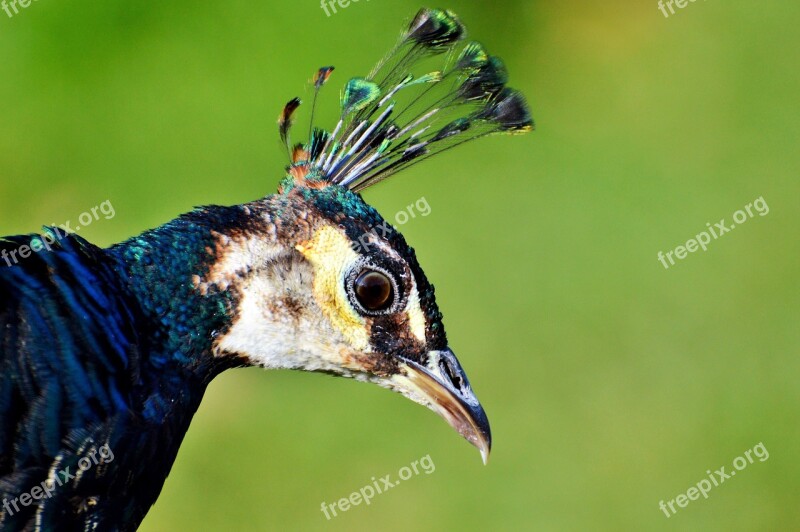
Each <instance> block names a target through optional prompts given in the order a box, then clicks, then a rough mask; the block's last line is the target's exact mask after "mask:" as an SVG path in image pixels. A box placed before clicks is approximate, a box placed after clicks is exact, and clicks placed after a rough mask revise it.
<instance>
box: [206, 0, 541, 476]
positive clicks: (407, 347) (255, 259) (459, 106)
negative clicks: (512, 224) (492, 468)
mask: <svg viewBox="0 0 800 532" xmlns="http://www.w3.org/2000/svg"><path fill="white" fill-rule="evenodd" d="M464 37H465V31H464V27H463V26H462V24H461V23H460V22H459V20H458V19H457V18H456V16H455V15H454V14H453V13H451V12H449V11H442V10H432V9H423V10H421V11H420V12H419V13H418V14H417V15H416V17H415V18H414V19H413V21H412V22H411V24H410V25H409V27H408V28H407V29H406V30H405V31H404V32H403V34H402V36H401V38H400V40H399V42H398V43H397V44H396V45H395V47H394V48H393V49H392V51H391V53H390V54H389V55H388V57H387V58H386V59H385V60H383V61H382V62H381V63H380V64H379V65H378V66H377V67H376V68H375V69H374V70H373V71H372V73H371V74H370V75H368V76H366V77H364V78H354V79H351V80H350V81H349V82H348V83H347V84H346V85H345V88H344V89H343V91H342V102H341V106H342V112H341V118H340V119H339V121H338V123H337V124H336V126H335V127H334V128H333V129H332V130H330V131H326V130H323V129H317V128H313V127H312V128H311V129H310V139H309V141H308V142H307V143H304V144H297V145H292V144H291V142H290V141H289V133H290V127H291V125H292V121H293V116H294V114H295V111H296V110H297V108H298V107H299V105H300V101H299V100H298V99H294V100H292V101H290V102H289V103H288V104H287V106H286V107H285V109H284V111H283V113H282V114H281V117H280V119H279V126H280V133H281V137H282V139H283V141H284V144H285V146H286V149H287V152H288V154H289V158H290V164H289V167H288V171H287V177H286V178H285V179H284V180H283V182H282V183H281V187H280V190H279V192H278V193H277V194H275V195H273V196H269V197H267V198H265V199H263V200H260V201H257V202H253V203H251V204H247V205H243V206H241V209H242V210H243V213H244V214H245V216H244V217H245V218H246V219H247V220H249V222H248V223H247V227H240V228H239V229H238V230H237V231H236V232H233V233H229V234H225V235H222V234H220V235H217V244H216V248H217V249H216V252H215V254H216V256H217V260H216V262H215V263H214V264H213V266H212V267H211V268H210V269H209V271H208V272H207V274H206V275H204V276H200V277H198V278H197V279H196V285H197V288H198V289H200V290H201V291H215V292H217V291H220V290H228V291H234V292H235V297H234V300H235V305H234V308H233V318H232V320H231V325H230V327H229V328H228V329H227V330H226V331H224V332H223V333H221V334H220V335H219V336H218V337H217V338H216V341H215V345H214V351H215V354H216V355H217V356H232V357H238V358H240V359H243V360H245V361H246V363H248V364H253V365H258V366H262V367H266V368H289V369H302V370H307V371H320V372H327V373H331V374H335V375H341V376H346V377H352V378H355V379H359V380H363V381H368V382H372V383H375V384H378V385H380V386H383V387H386V388H389V389H392V390H394V391H396V392H399V393H401V394H403V395H405V396H406V397H408V398H410V399H412V400H413V401H416V402H418V403H420V404H423V405H425V406H427V407H429V408H431V409H432V410H434V411H435V412H437V413H438V414H439V415H441V416H442V417H443V418H444V419H445V420H446V421H447V422H448V423H449V424H450V425H451V426H452V427H453V428H455V429H456V430H457V431H458V432H459V433H460V434H461V435H462V436H464V437H465V438H466V439H467V440H468V441H470V442H471V443H472V444H473V445H475V446H476V447H477V448H478V449H479V450H480V451H481V454H482V456H483V459H484V461H486V459H487V457H488V454H489V451H490V447H491V435H490V430H489V422H488V420H487V417H486V414H485V412H484V410H483V407H482V406H481V404H480V403H479V401H478V399H477V398H476V396H475V393H474V392H473V390H472V387H471V386H470V383H469V380H468V379H467V376H466V374H465V372H464V370H463V369H462V367H461V364H460V363H459V362H458V360H457V359H456V357H455V355H454V354H453V351H451V349H450V345H449V343H448V341H447V336H446V334H445V330H444V326H443V324H442V315H441V313H440V312H439V308H438V306H437V304H436V300H435V296H434V288H433V286H432V285H431V284H430V283H429V282H428V280H427V278H426V276H425V274H424V272H423V270H422V268H421V267H420V265H419V263H418V262H417V259H416V256H415V254H414V251H413V249H412V248H411V247H409V245H408V244H407V243H406V241H405V239H404V238H403V236H402V235H401V234H400V233H399V232H398V231H397V230H396V229H395V228H394V227H393V226H392V225H390V224H389V223H387V222H386V220H385V219H384V218H383V217H381V216H380V214H378V212H377V211H376V210H375V209H373V208H372V207H370V206H369V205H368V204H367V203H365V202H364V200H363V199H362V197H361V195H360V191H361V190H363V189H365V188H367V187H369V186H371V185H373V184H375V183H377V182H379V181H381V180H383V179H385V178H387V177H389V176H390V175H393V174H394V173H396V172H398V171H399V170H402V169H403V168H405V167H407V166H409V165H411V164H414V163H416V162H419V161H421V160H424V159H426V158H428V157H431V156H433V155H435V154H437V153H440V152H442V151H445V150H447V149H449V148H452V147H454V146H456V145H459V144H462V143H464V142H467V141H470V140H473V139H476V138H480V137H484V136H487V135H491V134H498V133H521V132H526V131H530V130H531V129H532V128H533V121H532V119H531V117H530V113H529V111H528V108H527V105H526V103H525V101H524V98H523V97H522V96H521V95H520V94H519V93H518V92H516V91H514V90H512V89H509V88H507V87H506V86H505V84H506V81H507V75H506V72H505V68H504V67H503V64H502V62H501V61H500V60H499V59H498V58H496V57H493V56H490V55H489V54H488V53H486V51H485V49H484V48H483V46H481V45H480V44H478V43H475V42H472V43H467V44H464V45H463V47H461V48H460V51H459V49H458V47H459V46H460V45H461V44H462V41H463V39H464ZM435 56H444V57H446V58H447V59H446V61H445V64H444V66H442V67H441V68H440V69H438V70H433V71H423V72H415V71H414V67H415V65H418V64H419V63H420V60H422V59H424V58H430V57H435ZM332 72H333V68H332V67H324V68H322V69H320V70H319V72H318V73H317V75H316V76H315V78H314V80H313V83H314V89H315V95H314V107H315V106H316V96H317V94H318V93H319V91H320V89H321V88H322V87H323V86H324V85H325V83H326V82H327V81H328V79H329V77H330V76H331V73H332ZM312 124H313V110H312Z"/></svg>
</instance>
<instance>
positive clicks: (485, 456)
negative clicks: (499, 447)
mask: <svg viewBox="0 0 800 532" xmlns="http://www.w3.org/2000/svg"><path fill="white" fill-rule="evenodd" d="M489 453H490V450H489V449H488V448H483V449H481V460H483V465H489Z"/></svg>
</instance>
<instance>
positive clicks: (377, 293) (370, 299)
mask: <svg viewBox="0 0 800 532" xmlns="http://www.w3.org/2000/svg"><path fill="white" fill-rule="evenodd" d="M355 292H356V297H358V301H359V303H361V304H362V305H364V308H366V309H367V310H383V309H385V308H386V307H388V306H389V303H391V299H392V282H391V281H389V279H388V278H387V277H386V276H385V275H384V274H382V273H380V272H375V271H365V272H362V273H361V274H360V275H359V276H358V278H357V279H356V285H355Z"/></svg>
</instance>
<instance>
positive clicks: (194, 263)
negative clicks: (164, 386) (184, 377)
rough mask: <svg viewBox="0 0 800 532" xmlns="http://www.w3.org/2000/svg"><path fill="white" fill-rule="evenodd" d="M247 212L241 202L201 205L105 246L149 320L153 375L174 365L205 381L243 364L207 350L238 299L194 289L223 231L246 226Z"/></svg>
mask: <svg viewBox="0 0 800 532" xmlns="http://www.w3.org/2000/svg"><path fill="white" fill-rule="evenodd" d="M245 214H246V213H245V212H244V210H243V208H242V207H241V206H234V207H217V206H213V207H205V208H203V209H198V210H196V211H194V212H192V213H189V214H186V215H183V216H181V217H180V218H177V219H175V220H173V221H171V222H169V223H167V224H164V225H163V226H161V227H159V228H157V229H154V230H152V231H148V232H145V233H143V234H141V235H139V236H137V237H134V238H132V239H130V240H128V241H126V242H124V243H121V244H118V245H116V246H114V247H112V248H111V249H110V250H109V252H110V254H111V255H112V256H113V257H114V258H115V259H116V261H117V264H118V267H117V269H118V271H119V273H120V274H121V276H122V277H123V279H125V281H126V282H127V285H128V288H129V289H130V291H131V293H132V295H133V296H134V298H135V299H136V300H137V301H138V302H139V304H140V306H141V308H142V310H143V312H144V315H145V317H146V319H147V324H148V327H147V329H148V330H147V336H148V337H149V338H148V340H149V344H150V346H155V348H154V349H153V351H151V352H150V353H149V357H148V361H147V362H148V363H149V365H150V367H151V368H152V369H154V370H156V371H157V372H164V371H166V370H167V369H168V368H179V369H182V370H188V371H189V372H190V373H192V374H193V376H194V377H196V378H197V379H199V380H201V381H203V382H205V383H207V382H208V381H210V380H211V379H212V378H214V377H215V376H216V375H217V374H219V373H220V372H221V371H223V370H225V369H227V368H230V367H235V366H241V365H243V364H242V361H241V360H238V359H236V358H235V357H215V356H214V354H213V352H212V349H213V344H214V339H215V338H216V337H217V336H219V335H222V334H225V332H226V329H227V327H228V326H229V324H230V316H231V313H232V309H234V308H235V306H236V299H237V297H238V296H237V295H236V294H235V293H234V291H232V290H224V289H220V287H217V286H212V287H209V288H208V289H205V290H198V287H197V283H198V279H201V278H205V277H206V276H207V274H208V272H209V270H210V269H211V268H212V267H213V265H214V264H215V263H216V262H217V261H218V260H219V256H218V255H219V254H221V253H222V251H221V250H220V249H219V238H220V237H221V235H226V234H229V233H230V232H231V231H235V230H238V231H241V230H242V229H241V228H242V227H246V224H247V220H246V216H245ZM237 228H238V229H237Z"/></svg>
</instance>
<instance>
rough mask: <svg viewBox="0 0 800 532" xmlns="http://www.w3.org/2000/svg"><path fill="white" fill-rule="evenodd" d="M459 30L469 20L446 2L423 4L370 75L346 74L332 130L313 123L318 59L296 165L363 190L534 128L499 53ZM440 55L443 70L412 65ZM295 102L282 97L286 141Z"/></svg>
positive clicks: (322, 78) (323, 77)
mask: <svg viewBox="0 0 800 532" xmlns="http://www.w3.org/2000/svg"><path fill="white" fill-rule="evenodd" d="M465 37H466V29H465V28H464V26H463V24H461V22H460V21H459V20H458V17H457V16H456V15H455V14H454V13H452V12H451V11H445V10H441V9H427V8H423V9H421V10H420V11H419V12H418V13H417V15H416V16H415V17H414V19H413V20H412V21H411V23H410V24H409V26H408V28H407V29H406V30H405V31H404V32H403V34H402V35H401V37H400V40H399V41H398V43H397V44H396V45H395V46H394V48H392V50H391V51H390V52H389V54H388V55H387V56H386V57H385V58H384V59H383V60H382V61H381V62H379V63H378V65H377V66H376V67H375V68H374V69H373V70H372V72H371V73H370V74H369V75H368V76H367V77H366V78H353V79H351V80H350V81H348V82H347V84H346V85H345V87H344V89H343V91H342V96H341V116H340V119H339V121H338V123H337V124H336V127H335V128H334V129H333V131H332V132H327V131H324V130H322V129H316V128H314V127H313V109H314V107H315V106H316V96H317V94H318V93H319V90H320V89H321V88H322V86H323V85H324V83H325V82H326V81H327V80H328V78H329V77H330V75H331V73H332V71H333V67H323V68H321V69H320V70H319V72H318V73H317V75H316V76H315V78H314V80H313V82H314V86H315V95H314V107H312V126H311V129H310V131H309V136H310V139H309V142H308V144H307V145H305V146H304V147H303V149H302V150H296V151H295V152H294V153H293V154H292V155H293V157H292V161H291V163H292V166H298V165H302V166H304V167H306V170H307V171H306V172H303V175H309V177H312V176H313V177H314V178H315V179H317V180H321V181H325V182H328V183H330V184H337V185H341V186H343V187H346V188H348V189H350V190H353V191H360V190H363V189H365V188H367V187H369V186H371V185H374V184H375V183H378V182H380V181H382V180H384V179H386V178H387V177H389V176H391V175H393V174H395V173H397V172H399V171H400V170H403V169H404V168H407V167H408V166H410V165H412V164H415V163H417V162H419V161H422V160H424V159H427V158H428V157H432V156H434V155H436V154H438V153H442V152H444V151H446V150H449V149H450V148H454V147H455V146H458V145H461V144H463V143H465V142H469V141H471V140H475V139H478V138H481V137H485V136H487V135H492V134H500V133H505V134H509V133H511V134H513V133H525V132H528V131H531V130H533V128H534V122H533V119H532V118H531V114H530V111H529V109H528V105H527V103H526V102H525V98H524V97H523V96H522V94H521V93H519V92H518V91H516V90H514V89H510V88H508V87H506V83H507V82H508V73H507V71H506V69H505V66H504V65H503V62H502V61H501V60H500V58H498V57H495V56H491V55H489V53H488V52H487V51H486V49H485V48H484V47H483V46H482V45H481V44H480V43H477V42H469V43H467V44H466V45H464V46H463V48H462V47H461V45H462V43H463V40H464V38H465ZM437 56H443V63H444V64H443V66H442V67H441V68H440V69H439V70H433V71H427V72H426V71H425V70H422V71H421V72H417V71H418V70H421V68H420V63H421V62H423V60H424V59H426V58H429V57H437ZM292 102H295V100H293V101H292ZM292 102H290V104H292ZM297 102H299V100H297ZM294 110H296V106H293V105H290V106H287V110H286V111H285V112H284V115H283V116H282V118H283V120H282V122H281V138H282V139H283V141H284V142H285V143H287V148H288V126H289V125H291V115H292V113H293V112H294ZM298 174H299V172H292V175H294V176H297V175H298Z"/></svg>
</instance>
